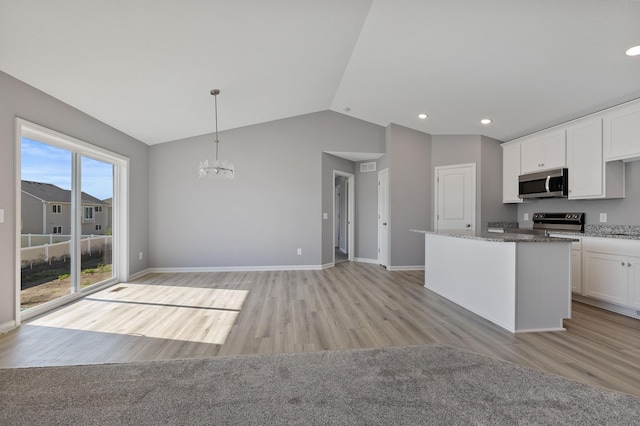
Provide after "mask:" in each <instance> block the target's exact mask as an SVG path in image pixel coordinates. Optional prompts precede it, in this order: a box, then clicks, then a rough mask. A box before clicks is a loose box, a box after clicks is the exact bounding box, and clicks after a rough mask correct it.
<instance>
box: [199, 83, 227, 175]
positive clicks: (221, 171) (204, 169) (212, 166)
mask: <svg viewBox="0 0 640 426" xmlns="http://www.w3.org/2000/svg"><path fill="white" fill-rule="evenodd" d="M211 94H212V95H213V98H214V109H215V120H216V137H215V140H214V141H213V143H214V144H215V149H216V159H215V160H214V161H212V162H211V163H209V160H208V159H206V158H205V160H204V161H201V162H200V165H199V166H198V175H199V176H200V177H201V178H213V179H233V178H234V177H235V175H236V168H235V167H234V166H233V164H231V163H229V162H228V161H220V160H219V159H218V145H219V144H220V141H219V140H218V95H219V94H220V90H218V89H213V90H211Z"/></svg>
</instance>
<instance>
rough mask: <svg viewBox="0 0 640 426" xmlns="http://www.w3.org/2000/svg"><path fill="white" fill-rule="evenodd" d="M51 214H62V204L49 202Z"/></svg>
mask: <svg viewBox="0 0 640 426" xmlns="http://www.w3.org/2000/svg"><path fill="white" fill-rule="evenodd" d="M51 214H62V204H51Z"/></svg>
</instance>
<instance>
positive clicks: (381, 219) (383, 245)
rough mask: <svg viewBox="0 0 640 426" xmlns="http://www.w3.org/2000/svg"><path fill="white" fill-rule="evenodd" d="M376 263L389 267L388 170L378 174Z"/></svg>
mask: <svg viewBox="0 0 640 426" xmlns="http://www.w3.org/2000/svg"><path fill="white" fill-rule="evenodd" d="M378 263H379V264H380V265H382V266H384V267H385V268H386V267H388V266H389V169H384V170H381V171H380V172H378Z"/></svg>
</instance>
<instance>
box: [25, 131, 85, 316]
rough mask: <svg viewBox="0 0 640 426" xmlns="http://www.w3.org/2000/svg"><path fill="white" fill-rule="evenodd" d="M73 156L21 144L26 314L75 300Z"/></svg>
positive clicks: (45, 146)
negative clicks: (72, 296)
mask: <svg viewBox="0 0 640 426" xmlns="http://www.w3.org/2000/svg"><path fill="white" fill-rule="evenodd" d="M72 157H73V153H72V152H71V151H68V150H65V149H62V148H58V147H54V146H51V145H48V144H45V143H42V142H38V141H35V140H31V139H28V138H24V137H23V138H22V141H21V179H22V182H21V185H22V193H21V212H22V213H21V216H22V218H21V219H22V229H21V238H20V240H21V249H20V265H21V281H20V284H21V286H20V288H21V291H20V306H21V309H23V310H24V309H27V308H32V307H34V306H38V305H41V304H43V303H46V302H50V301H52V300H54V299H57V298H59V297H62V296H65V295H68V294H71V293H72V291H73V281H72V268H71V265H72V258H71V256H72V252H73V251H72V250H71V246H70V242H71V233H72V232H71V230H72V229H71V217H72V205H71V187H72Z"/></svg>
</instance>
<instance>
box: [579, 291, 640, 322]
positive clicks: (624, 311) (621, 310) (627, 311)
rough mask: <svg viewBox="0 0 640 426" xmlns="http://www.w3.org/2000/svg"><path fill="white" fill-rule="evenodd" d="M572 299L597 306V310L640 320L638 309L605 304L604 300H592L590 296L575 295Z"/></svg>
mask: <svg viewBox="0 0 640 426" xmlns="http://www.w3.org/2000/svg"><path fill="white" fill-rule="evenodd" d="M571 299H572V300H574V301H576V302H581V303H584V304H586V305H591V306H595V307H596V308H600V309H605V310H607V311H611V312H615V313H617V314H620V315H625V316H627V317H631V318H635V319H640V314H639V312H640V310H639V309H636V308H632V307H630V306H620V305H616V304H614V303H609V302H605V301H604V300H597V299H592V298H591V297H588V296H582V295H580V294H575V293H573V294H572V295H571Z"/></svg>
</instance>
